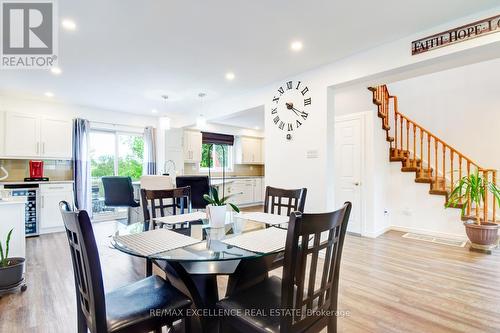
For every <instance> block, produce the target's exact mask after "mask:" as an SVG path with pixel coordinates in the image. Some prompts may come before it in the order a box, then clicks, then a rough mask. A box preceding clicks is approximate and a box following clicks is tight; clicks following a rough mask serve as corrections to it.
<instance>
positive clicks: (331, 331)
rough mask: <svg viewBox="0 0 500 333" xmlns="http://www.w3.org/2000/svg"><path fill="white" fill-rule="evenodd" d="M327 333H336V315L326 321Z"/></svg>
mask: <svg viewBox="0 0 500 333" xmlns="http://www.w3.org/2000/svg"><path fill="white" fill-rule="evenodd" d="M327 332H328V333H337V317H336V315H334V316H332V317H330V319H329V320H328V328H327Z"/></svg>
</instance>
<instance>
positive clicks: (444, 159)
mask: <svg viewBox="0 0 500 333" xmlns="http://www.w3.org/2000/svg"><path fill="white" fill-rule="evenodd" d="M441 144H442V145H443V179H444V185H443V187H444V188H443V190H445V191H446V145H445V144H444V142H441Z"/></svg>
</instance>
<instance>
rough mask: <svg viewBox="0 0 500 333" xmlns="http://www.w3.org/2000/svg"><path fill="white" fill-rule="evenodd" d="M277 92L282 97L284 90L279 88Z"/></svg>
mask: <svg viewBox="0 0 500 333" xmlns="http://www.w3.org/2000/svg"><path fill="white" fill-rule="evenodd" d="M278 92H279V93H280V94H281V95H283V94H284V93H285V89H283V87H280V88H279V89H278Z"/></svg>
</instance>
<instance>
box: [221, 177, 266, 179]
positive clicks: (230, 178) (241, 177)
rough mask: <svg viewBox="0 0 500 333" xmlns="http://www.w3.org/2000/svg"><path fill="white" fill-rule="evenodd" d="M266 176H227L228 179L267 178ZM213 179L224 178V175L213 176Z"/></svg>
mask: <svg viewBox="0 0 500 333" xmlns="http://www.w3.org/2000/svg"><path fill="white" fill-rule="evenodd" d="M265 177H266V176H226V177H225V178H226V179H245V178H265ZM212 179H222V176H217V177H212Z"/></svg>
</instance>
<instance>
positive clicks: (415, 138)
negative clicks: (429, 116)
mask: <svg viewBox="0 0 500 333" xmlns="http://www.w3.org/2000/svg"><path fill="white" fill-rule="evenodd" d="M412 126H413V167H414V168H416V167H417V128H416V127H415V124H412Z"/></svg>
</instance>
